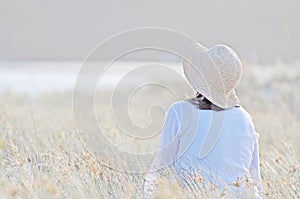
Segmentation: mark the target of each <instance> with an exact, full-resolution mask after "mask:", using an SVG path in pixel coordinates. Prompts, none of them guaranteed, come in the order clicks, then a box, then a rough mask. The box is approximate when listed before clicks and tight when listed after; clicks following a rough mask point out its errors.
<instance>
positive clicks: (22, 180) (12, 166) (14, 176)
mask: <svg viewBox="0 0 300 199" xmlns="http://www.w3.org/2000/svg"><path fill="white" fill-rule="evenodd" d="M173 83H174V82H173ZM299 87H300V70H299V67H292V66H269V67H262V66H255V67H254V66H252V67H248V68H246V70H245V72H244V77H243V79H242V82H241V84H240V86H239V88H238V94H239V96H240V100H241V103H242V105H243V106H244V107H245V108H246V109H247V110H248V111H249V112H250V113H251V114H252V117H253V120H254V123H255V125H256V129H257V131H258V132H259V133H260V141H259V144H260V158H261V176H262V180H263V194H264V197H266V198H300V171H299V170H300V167H299V166H300V164H299V161H300V155H299V152H300V147H299V143H300V134H299V129H300V109H299V106H300V96H299V95H298V94H299V93H298V92H299ZM160 94H161V95H164V94H163V93H160ZM153 95H155V91H153V92H152V93H149V96H153ZM71 99H72V95H71V93H48V94H43V95H41V96H37V97H35V98H31V97H29V96H26V95H20V94H19V95H17V94H14V93H10V92H6V93H4V94H2V95H1V99H0V132H1V133H0V198H142V197H143V189H142V188H143V187H142V186H143V177H144V174H142V173H141V174H130V173H126V172H121V171H117V170H114V169H112V168H110V167H107V166H106V165H105V164H104V162H105V161H106V160H101V158H95V156H94V155H93V154H91V153H90V152H89V151H87V150H86V148H85V147H84V146H83V145H82V143H81V141H80V139H79V137H78V134H77V132H76V129H75V124H74V118H73V112H72V103H71ZM120 100H122V99H120ZM140 100H142V101H139V100H137V101H136V102H135V103H136V105H135V106H132V107H131V111H132V114H133V115H134V114H137V118H139V116H140V118H142V119H144V117H145V116H144V115H143V113H141V111H140V108H141V106H142V105H143V103H144V102H145V100H149V101H150V102H149V101H147V103H151V97H146V98H145V97H142V98H141V99H140ZM141 102H142V103H141ZM98 111H99V116H100V117H104V118H106V119H107V125H106V126H105V127H104V128H105V129H106V133H107V134H109V135H111V136H116V140H118V139H119V141H120V143H122V144H123V145H126V141H124V139H125V138H124V137H122V136H121V135H119V134H118V130H117V129H116V128H115V127H114V126H113V124H112V123H110V122H111V120H110V119H111V118H109V117H108V116H107V111H109V107H108V106H104V105H102V106H99V110H98ZM124 114H125V113H124ZM118 136H119V137H118ZM157 140H158V138H155V139H154V140H152V141H151V143H148V145H145V144H140V145H139V144H137V145H138V146H134V147H135V148H134V150H141V151H142V150H145V148H144V149H143V147H153V148H155V147H156V144H157ZM129 143H130V146H128V147H133V146H132V142H129ZM124 147H127V146H124ZM196 180H199V179H196ZM160 183H161V187H162V188H161V190H162V191H161V192H160V193H158V194H157V195H156V197H157V198H186V197H190V198H193V197H195V198H197V197H200V195H201V196H202V197H215V196H217V197H218V196H220V197H226V194H225V193H222V192H221V193H217V192H214V191H213V190H210V191H209V190H202V191H198V192H195V193H193V192H188V191H186V190H183V189H180V188H179V186H178V183H177V182H176V180H175V181H169V180H166V179H164V178H163V179H162V180H161V182H160Z"/></svg>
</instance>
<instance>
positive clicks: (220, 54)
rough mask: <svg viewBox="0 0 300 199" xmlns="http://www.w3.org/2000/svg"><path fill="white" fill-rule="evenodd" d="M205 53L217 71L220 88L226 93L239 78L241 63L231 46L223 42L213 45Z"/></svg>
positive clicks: (234, 85)
mask: <svg viewBox="0 0 300 199" xmlns="http://www.w3.org/2000/svg"><path fill="white" fill-rule="evenodd" d="M207 53H208V55H209V56H210V57H211V59H212V60H213V62H214V66H213V67H216V70H217V71H215V72H218V73H219V78H221V79H220V81H221V83H222V89H223V90H224V91H225V92H226V93H228V92H230V91H231V90H233V89H234V88H235V87H236V85H237V84H238V82H239V81H240V79H241V75H242V63H241V61H240V58H239V56H238V55H237V53H236V52H235V51H234V50H233V49H232V48H230V47H228V46H225V45H223V44H218V45H215V46H213V47H212V48H210V49H209V50H208V52H207ZM219 88H220V87H219Z"/></svg>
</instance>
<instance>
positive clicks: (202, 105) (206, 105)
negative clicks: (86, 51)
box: [188, 92, 224, 111]
mask: <svg viewBox="0 0 300 199" xmlns="http://www.w3.org/2000/svg"><path fill="white" fill-rule="evenodd" d="M188 101H189V102H191V103H192V104H194V105H195V106H196V107H197V108H199V109H201V110H214V111H222V110H224V109H223V108H220V107H218V106H217V105H215V104H214V103H212V102H211V101H209V100H208V99H207V98H206V97H204V96H203V95H202V94H201V93H199V92H197V93H196V96H195V97H192V98H189V99H188Z"/></svg>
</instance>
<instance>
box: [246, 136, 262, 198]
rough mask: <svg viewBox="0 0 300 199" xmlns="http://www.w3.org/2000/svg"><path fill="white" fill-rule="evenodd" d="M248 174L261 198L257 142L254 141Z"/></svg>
mask: <svg viewBox="0 0 300 199" xmlns="http://www.w3.org/2000/svg"><path fill="white" fill-rule="evenodd" d="M249 172H250V175H251V176H252V178H253V180H254V183H255V184H256V186H257V189H258V193H259V195H260V196H261V197H262V183H261V177H260V167H259V148H258V140H256V142H255V144H254V151H253V153H252V163H251V166H250V169H249Z"/></svg>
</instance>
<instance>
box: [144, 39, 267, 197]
mask: <svg viewBox="0 0 300 199" xmlns="http://www.w3.org/2000/svg"><path fill="white" fill-rule="evenodd" d="M183 69H184V74H185V76H186V78H187V80H188V82H189V83H190V84H191V86H192V87H193V88H194V89H195V90H196V92H197V94H196V96H195V97H194V98H191V99H188V100H185V101H180V102H176V103H174V104H172V105H171V107H170V108H169V109H168V111H167V113H166V118H165V122H164V125H163V128H162V132H161V138H160V143H159V147H158V151H157V154H156V158H155V160H154V162H153V164H152V167H151V169H150V171H149V172H148V174H147V175H146V178H145V184H144V189H145V190H144V191H145V196H147V197H148V196H151V195H152V194H153V192H154V191H155V190H157V189H159V187H156V183H157V182H156V177H157V175H156V173H155V171H157V170H161V169H162V168H166V167H167V168H172V169H174V170H175V172H176V176H178V177H179V179H180V180H179V181H180V184H181V186H183V187H189V188H193V187H197V186H199V184H197V183H195V182H194V181H191V180H189V179H190V178H191V176H195V174H200V175H201V178H202V179H203V180H202V181H201V187H204V188H205V187H207V186H208V184H211V185H214V186H215V187H216V188H217V189H218V190H219V191H220V192H224V191H225V190H226V191H227V192H231V194H233V195H234V196H235V197H236V198H240V197H241V198H243V192H244V189H245V187H246V184H251V186H252V185H253V186H252V188H253V190H254V195H255V196H256V197H261V194H262V188H261V180H260V169H259V155H258V137H259V135H258V134H257V133H256V132H255V129H254V125H253V123H252V120H251V116H250V115H249V113H248V112H247V111H246V110H245V109H244V108H242V107H241V106H240V105H239V100H238V98H237V96H236V93H235V87H236V86H237V84H238V83H239V81H240V79H241V76H242V64H241V61H240V59H239V57H238V55H237V53H236V52H235V51H234V50H233V49H231V48H230V47H228V46H226V45H216V46H213V47H212V48H210V49H207V48H205V47H203V46H201V45H200V44H198V43H196V44H194V45H192V46H191V47H190V48H188V53H187V55H186V59H184V61H183Z"/></svg>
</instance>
